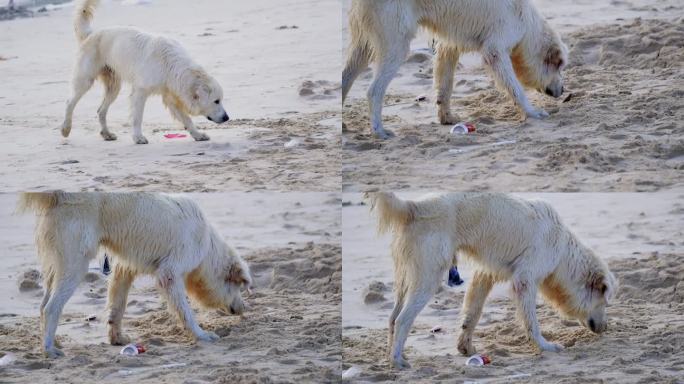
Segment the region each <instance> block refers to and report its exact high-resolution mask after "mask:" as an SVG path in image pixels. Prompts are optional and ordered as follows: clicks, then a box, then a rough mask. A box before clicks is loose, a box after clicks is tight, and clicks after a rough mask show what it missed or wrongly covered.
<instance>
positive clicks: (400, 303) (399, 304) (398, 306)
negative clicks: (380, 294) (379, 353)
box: [387, 290, 404, 360]
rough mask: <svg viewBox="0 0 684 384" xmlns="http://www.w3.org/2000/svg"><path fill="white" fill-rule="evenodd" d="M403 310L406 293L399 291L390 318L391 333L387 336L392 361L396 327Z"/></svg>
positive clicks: (388, 350) (388, 353)
mask: <svg viewBox="0 0 684 384" xmlns="http://www.w3.org/2000/svg"><path fill="white" fill-rule="evenodd" d="M402 309H404V292H403V291H399V290H397V292H396V295H395V298H394V308H393V309H392V313H391V314H390V318H389V332H388V335H387V355H388V357H389V358H390V360H391V358H392V347H393V345H394V327H395V324H396V321H397V317H398V316H399V313H401V310H402Z"/></svg>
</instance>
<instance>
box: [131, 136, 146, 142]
mask: <svg viewBox="0 0 684 384" xmlns="http://www.w3.org/2000/svg"><path fill="white" fill-rule="evenodd" d="M133 141H134V142H135V143H136V144H147V138H145V136H143V135H140V136H133Z"/></svg>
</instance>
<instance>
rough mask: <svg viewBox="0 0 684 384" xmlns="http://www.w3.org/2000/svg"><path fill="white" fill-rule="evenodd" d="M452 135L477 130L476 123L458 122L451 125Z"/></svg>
mask: <svg viewBox="0 0 684 384" xmlns="http://www.w3.org/2000/svg"><path fill="white" fill-rule="evenodd" d="M450 132H451V134H452V135H456V134H458V135H465V134H466V133H471V132H475V124H473V123H458V124H456V125H454V126H453V127H451V131H450Z"/></svg>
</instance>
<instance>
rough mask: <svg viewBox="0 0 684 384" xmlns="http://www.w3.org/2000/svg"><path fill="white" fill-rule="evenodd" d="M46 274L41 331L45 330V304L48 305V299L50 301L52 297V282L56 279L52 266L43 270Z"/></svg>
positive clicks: (41, 309)
mask: <svg viewBox="0 0 684 384" xmlns="http://www.w3.org/2000/svg"><path fill="white" fill-rule="evenodd" d="M43 273H44V274H45V279H44V281H43V284H44V285H45V293H44V294H43V300H42V301H41V302H40V330H41V332H45V306H46V305H47V303H48V301H50V297H52V284H53V281H54V277H55V274H54V271H53V269H52V268H49V269H48V270H47V271H44V272H43Z"/></svg>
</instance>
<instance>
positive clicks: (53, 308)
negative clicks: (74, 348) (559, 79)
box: [43, 249, 88, 358]
mask: <svg viewBox="0 0 684 384" xmlns="http://www.w3.org/2000/svg"><path fill="white" fill-rule="evenodd" d="M73 251H74V252H82V250H77V249H74V250H73ZM79 258H80V257H79ZM86 259H87V257H86ZM55 272H56V273H55V277H54V281H53V284H54V286H53V288H52V295H51V296H50V299H48V301H47V303H46V304H45V307H44V309H43V310H44V313H45V329H44V336H43V351H44V353H45V355H46V356H47V357H50V358H56V357H59V356H63V355H64V353H63V352H62V351H61V350H59V349H57V347H55V333H56V332H57V325H58V324H59V316H60V315H61V314H62V310H63V309H64V305H65V304H66V302H67V301H68V300H69V298H70V297H71V295H73V294H74V291H76V287H78V285H79V283H80V282H81V280H82V279H83V277H84V276H85V274H86V272H88V262H87V260H73V262H71V263H68V264H65V265H62V266H60V267H59V268H58V269H57V270H56V271H55Z"/></svg>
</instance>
